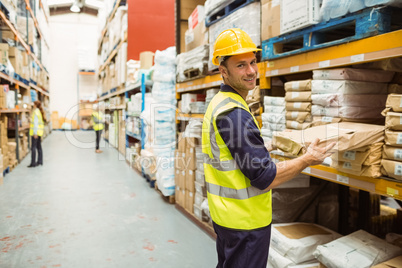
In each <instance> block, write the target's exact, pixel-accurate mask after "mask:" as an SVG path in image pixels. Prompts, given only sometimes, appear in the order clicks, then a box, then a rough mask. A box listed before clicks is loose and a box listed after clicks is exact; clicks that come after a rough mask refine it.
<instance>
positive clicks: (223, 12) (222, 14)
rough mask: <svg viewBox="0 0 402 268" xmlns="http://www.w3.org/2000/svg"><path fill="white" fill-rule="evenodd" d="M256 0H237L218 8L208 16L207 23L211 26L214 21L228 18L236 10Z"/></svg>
mask: <svg viewBox="0 0 402 268" xmlns="http://www.w3.org/2000/svg"><path fill="white" fill-rule="evenodd" d="M255 1H256V0H235V1H234V2H233V3H231V4H229V5H227V6H226V7H224V8H222V9H220V10H218V11H217V12H215V13H214V14H213V15H210V16H207V17H206V18H205V25H206V26H207V27H209V26H211V25H212V24H214V23H217V22H218V21H220V20H222V19H224V18H226V17H227V16H229V15H230V14H232V13H233V12H235V11H236V10H238V9H240V8H242V7H245V6H247V5H248V4H250V3H253V2H255Z"/></svg>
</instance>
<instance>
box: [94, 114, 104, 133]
mask: <svg viewBox="0 0 402 268" xmlns="http://www.w3.org/2000/svg"><path fill="white" fill-rule="evenodd" d="M92 120H93V122H94V125H93V128H94V130H95V131H98V130H102V129H104V128H105V126H104V125H103V123H102V122H103V114H102V113H101V112H99V113H98V112H96V111H93V112H92Z"/></svg>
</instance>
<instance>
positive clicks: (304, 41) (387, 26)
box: [262, 7, 402, 61]
mask: <svg viewBox="0 0 402 268" xmlns="http://www.w3.org/2000/svg"><path fill="white" fill-rule="evenodd" d="M400 14H401V9H396V8H390V7H376V8H366V9H364V10H361V11H359V12H357V13H353V14H349V15H346V16H344V17H341V18H336V19H332V20H329V21H328V22H321V23H319V24H316V25H313V26H310V27H307V28H305V29H302V30H298V31H294V32H291V33H287V34H283V35H280V36H277V37H273V38H270V39H268V40H265V41H263V42H262V49H263V50H262V60H263V61H266V60H272V59H276V58H281V57H285V56H290V55H295V54H300V53H304V52H308V51H311V50H315V49H320V48H325V47H329V46H334V45H339V44H343V43H347V42H351V41H356V40H359V39H363V38H366V37H370V36H375V35H379V34H383V33H387V32H390V31H393V30H396V29H402V23H401V21H400V19H398V16H400Z"/></svg>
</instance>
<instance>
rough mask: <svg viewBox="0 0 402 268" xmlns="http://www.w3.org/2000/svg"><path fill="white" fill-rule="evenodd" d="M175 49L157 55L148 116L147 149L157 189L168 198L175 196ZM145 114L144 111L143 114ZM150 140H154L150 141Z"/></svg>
mask: <svg viewBox="0 0 402 268" xmlns="http://www.w3.org/2000/svg"><path fill="white" fill-rule="evenodd" d="M175 59H176V48H175V47H169V48H167V49H166V50H164V51H159V50H158V51H156V53H155V66H154V73H153V82H154V83H153V86H152V99H153V102H152V103H151V104H150V106H148V103H147V101H145V103H146V106H147V107H149V108H150V110H149V111H148V112H149V115H147V116H146V117H145V124H146V125H147V129H148V130H149V131H150V133H151V135H150V136H148V140H147V144H146V145H145V148H146V149H147V148H148V149H149V150H151V151H152V152H153V155H154V156H155V158H156V161H157V163H158V165H157V167H156V168H157V170H156V181H157V183H158V189H160V191H161V192H162V194H163V195H165V196H171V195H174V193H175V184H174V149H175V139H176V125H175V112H176V109H175V107H176V92H175V80H176V77H175V73H176V66H175ZM144 112H145V111H144ZM149 137H151V139H152V140H149Z"/></svg>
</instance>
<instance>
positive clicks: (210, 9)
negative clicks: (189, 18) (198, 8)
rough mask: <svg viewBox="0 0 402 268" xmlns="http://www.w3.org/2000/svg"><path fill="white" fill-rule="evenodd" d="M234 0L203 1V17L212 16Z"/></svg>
mask: <svg viewBox="0 0 402 268" xmlns="http://www.w3.org/2000/svg"><path fill="white" fill-rule="evenodd" d="M234 1H235V0H207V1H205V5H204V7H205V15H206V16H212V15H214V14H215V13H216V12H219V11H221V10H222V9H224V8H225V7H226V6H228V5H229V4H231V3H233V2H234Z"/></svg>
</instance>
